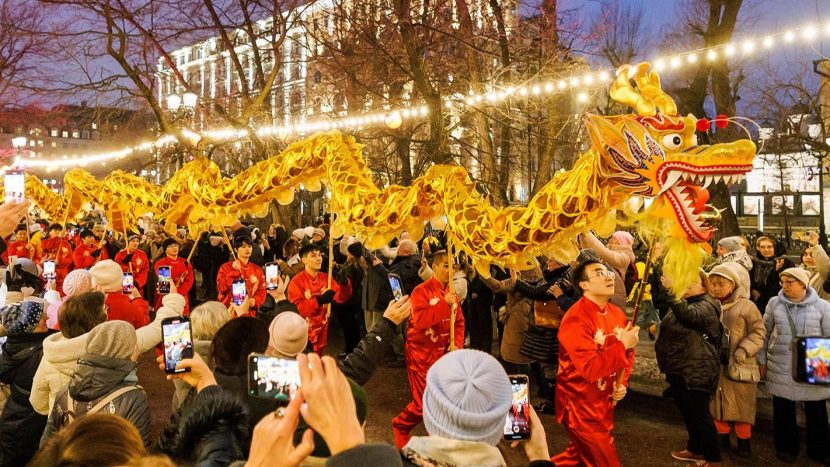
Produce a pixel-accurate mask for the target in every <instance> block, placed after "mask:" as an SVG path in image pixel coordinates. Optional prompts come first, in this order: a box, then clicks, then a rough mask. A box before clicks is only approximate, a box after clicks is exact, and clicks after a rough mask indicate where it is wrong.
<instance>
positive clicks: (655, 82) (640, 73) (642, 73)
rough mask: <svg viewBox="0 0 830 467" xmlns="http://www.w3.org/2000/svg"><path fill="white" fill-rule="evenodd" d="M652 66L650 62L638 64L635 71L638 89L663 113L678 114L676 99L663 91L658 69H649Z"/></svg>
mask: <svg viewBox="0 0 830 467" xmlns="http://www.w3.org/2000/svg"><path fill="white" fill-rule="evenodd" d="M650 67H651V65H650V64H649V63H648V62H642V63H640V64H639V65H637V70H636V71H635V72H634V81H636V82H637V89H639V90H640V93H641V94H642V95H643V96H645V97H646V98H647V99H648V100H650V101H651V102H652V103H653V104H654V105H655V106H656V107H657V108H658V109H659V111H660V112H662V113H663V114H665V115H677V104H675V103H674V99H672V98H671V97H669V95H668V94H666V93H665V91H663V88H662V86H661V85H660V76H659V75H658V74H657V72H656V71H649V68H650Z"/></svg>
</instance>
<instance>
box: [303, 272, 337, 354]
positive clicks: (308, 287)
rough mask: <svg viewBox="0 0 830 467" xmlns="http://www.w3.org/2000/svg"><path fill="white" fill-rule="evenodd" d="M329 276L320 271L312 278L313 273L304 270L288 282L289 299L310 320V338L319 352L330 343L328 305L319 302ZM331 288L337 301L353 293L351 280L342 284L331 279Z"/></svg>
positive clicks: (315, 349)
mask: <svg viewBox="0 0 830 467" xmlns="http://www.w3.org/2000/svg"><path fill="white" fill-rule="evenodd" d="M328 278H329V276H328V274H326V273H324V272H318V273H317V275H316V276H315V277H313V278H312V277H311V274H309V273H308V272H307V271H305V270H303V271H301V272H300V273H298V274H297V275H296V276H294V277H293V278H292V279H291V282H289V283H288V290H287V295H288V301H290V302H291V303H293V304H294V305H295V306H296V307H297V310H298V311H299V312H300V315H302V316H303V317H304V318H305V320H306V321H307V322H308V340H309V342H311V344H312V345H313V346H314V351H315V352H317V353H320V352H322V350H323V349H324V348H325V347H326V344H327V343H328V332H329V317H328V315H327V311H328V310H327V308H328V307H327V306H325V305H323V306H319V305H318V304H317V297H319V296H320V295H322V291H323V289H325V288H326V287H327V286H328V281H329V279H328ZM331 289H332V290H334V292H335V293H334V301H335V302H337V303H346V301H347V300H348V299H349V297H351V295H352V286H351V283H350V282H347V283H346V285H342V286H341V285H340V284H338V283H337V282H335V281H331Z"/></svg>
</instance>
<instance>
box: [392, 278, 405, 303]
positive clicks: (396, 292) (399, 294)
mask: <svg viewBox="0 0 830 467" xmlns="http://www.w3.org/2000/svg"><path fill="white" fill-rule="evenodd" d="M389 286H390V287H392V296H393V297H395V301H398V300H400V299H401V298H403V288H401V278H400V277H398V275H397V274H389Z"/></svg>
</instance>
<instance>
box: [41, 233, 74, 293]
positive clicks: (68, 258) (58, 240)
mask: <svg viewBox="0 0 830 467" xmlns="http://www.w3.org/2000/svg"><path fill="white" fill-rule="evenodd" d="M42 246H43V260H44V261H46V260H51V261H54V262H55V285H56V287H55V289H56V290H57V291H58V292H60V294H61V296H63V279H64V278H65V277H66V275H67V274H69V271H71V270H72V266H73V264H72V245H70V244H69V242H67V241H66V240H65V239H64V238H63V226H62V225H60V224H52V225H51V226H49V238H47V239H46V240H44V241H43V244H42Z"/></svg>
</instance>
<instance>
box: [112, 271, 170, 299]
mask: <svg viewBox="0 0 830 467" xmlns="http://www.w3.org/2000/svg"><path fill="white" fill-rule="evenodd" d="M169 286H170V285H169V284H168V287H169ZM121 290H123V291H124V293H125V294H127V295H129V294H131V293H132V292H133V274H132V273H130V272H125V273H124V278H123V279H121Z"/></svg>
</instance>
